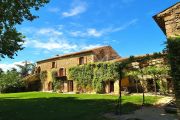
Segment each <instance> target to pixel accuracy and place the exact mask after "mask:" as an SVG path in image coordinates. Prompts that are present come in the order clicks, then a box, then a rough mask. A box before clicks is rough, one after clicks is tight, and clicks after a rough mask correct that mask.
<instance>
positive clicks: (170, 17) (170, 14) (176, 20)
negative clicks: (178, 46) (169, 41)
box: [158, 3, 180, 37]
mask: <svg viewBox="0 0 180 120" xmlns="http://www.w3.org/2000/svg"><path fill="white" fill-rule="evenodd" d="M158 16H162V17H163V18H164V23H165V30H166V35H167V37H173V36H175V35H180V3H178V4H177V5H175V6H173V7H172V8H170V9H167V10H165V11H164V12H162V13H161V14H159V15H158Z"/></svg>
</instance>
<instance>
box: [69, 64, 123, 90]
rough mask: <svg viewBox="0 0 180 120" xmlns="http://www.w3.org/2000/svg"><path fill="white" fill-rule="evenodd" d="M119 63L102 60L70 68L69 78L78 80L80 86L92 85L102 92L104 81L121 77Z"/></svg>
mask: <svg viewBox="0 0 180 120" xmlns="http://www.w3.org/2000/svg"><path fill="white" fill-rule="evenodd" d="M119 65H120V64H119V63H110V62H100V63H92V64H85V65H81V66H76V67H72V68H70V69H69V72H68V73H69V78H70V79H73V80H75V81H76V83H77V86H78V87H82V88H86V87H91V88H94V89H95V90H96V92H102V90H103V82H105V81H108V80H114V81H115V80H118V79H119V76H120V74H119Z"/></svg>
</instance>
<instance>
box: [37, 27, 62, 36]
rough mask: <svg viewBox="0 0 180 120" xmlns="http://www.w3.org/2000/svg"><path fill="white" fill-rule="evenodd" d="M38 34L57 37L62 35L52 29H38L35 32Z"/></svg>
mask: <svg viewBox="0 0 180 120" xmlns="http://www.w3.org/2000/svg"><path fill="white" fill-rule="evenodd" d="M37 33H38V34H42V35H49V36H53V35H54V36H59V35H62V34H63V32H60V31H58V30H55V29H53V28H42V29H39V30H38V31H37Z"/></svg>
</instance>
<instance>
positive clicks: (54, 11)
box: [48, 7, 60, 13]
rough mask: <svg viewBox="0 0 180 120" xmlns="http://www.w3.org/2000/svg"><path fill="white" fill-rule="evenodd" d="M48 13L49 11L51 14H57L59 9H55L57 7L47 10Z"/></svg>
mask: <svg viewBox="0 0 180 120" xmlns="http://www.w3.org/2000/svg"><path fill="white" fill-rule="evenodd" d="M48 11H49V12H52V13H57V12H59V11H60V9H59V8H57V7H54V8H49V9H48Z"/></svg>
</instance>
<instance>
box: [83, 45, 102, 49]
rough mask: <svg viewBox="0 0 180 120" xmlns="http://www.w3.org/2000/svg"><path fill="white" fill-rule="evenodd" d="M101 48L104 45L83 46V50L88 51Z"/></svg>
mask: <svg viewBox="0 0 180 120" xmlns="http://www.w3.org/2000/svg"><path fill="white" fill-rule="evenodd" d="M101 46H102V45H100V44H94V45H87V46H83V47H82V49H83V50H88V49H92V48H97V47H101Z"/></svg>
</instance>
